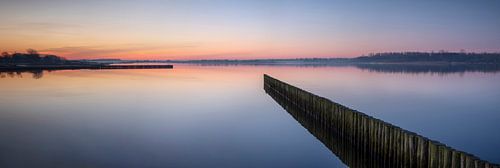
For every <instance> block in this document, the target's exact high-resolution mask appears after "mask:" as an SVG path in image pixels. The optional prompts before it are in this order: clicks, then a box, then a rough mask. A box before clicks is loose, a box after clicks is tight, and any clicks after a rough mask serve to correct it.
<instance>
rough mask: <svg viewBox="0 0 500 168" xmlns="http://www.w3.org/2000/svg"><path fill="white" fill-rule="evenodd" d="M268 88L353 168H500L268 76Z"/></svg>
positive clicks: (266, 77)
mask: <svg viewBox="0 0 500 168" xmlns="http://www.w3.org/2000/svg"><path fill="white" fill-rule="evenodd" d="M264 89H265V90H266V92H267V93H268V94H269V95H271V96H272V97H273V98H274V99H275V100H276V101H277V102H278V103H279V104H281V105H282V106H283V107H285V109H288V110H289V109H298V110H293V112H290V111H288V112H289V113H290V114H291V115H292V116H294V118H296V119H297V118H299V119H297V120H298V121H299V122H301V121H302V122H301V124H302V125H304V126H305V127H306V125H307V127H306V128H307V129H308V130H309V131H310V132H311V133H313V135H315V136H316V137H317V138H318V139H319V140H321V141H322V142H323V143H324V144H325V145H326V146H327V147H328V148H330V150H332V152H333V153H335V154H336V155H337V156H339V158H340V159H341V160H343V161H344V163H346V164H347V165H348V166H350V167H409V168H414V167H415V168H417V167H433V168H434V167H439V168H441V167H442V168H448V167H450V168H452V167H453V168H454V167H461V168H500V166H499V165H498V164H493V163H489V162H487V161H484V160H481V159H479V158H478V157H476V156H473V155H471V154H468V153H466V152H462V151H458V150H455V149H453V148H451V147H448V146H446V145H444V144H442V143H439V142H437V141H433V140H430V139H428V138H426V137H423V136H420V135H417V134H415V133H413V132H410V131H407V130H404V129H402V128H399V127H397V126H394V125H392V124H390V123H387V122H384V121H382V120H379V119H376V118H373V117H371V116H368V115H366V114H364V113H361V112H358V111H356V110H352V109H349V108H347V107H345V106H343V105H340V104H338V103H335V102H332V101H330V100H328V99H326V98H323V97H320V96H317V95H314V94H312V93H309V92H307V91H304V90H302V89H300V88H297V87H295V86H292V85H289V84H287V83H284V82H282V81H279V80H277V79H275V78H272V77H270V76H268V75H264ZM292 107H293V108H292ZM318 131H319V132H318ZM339 145H340V146H339Z"/></svg>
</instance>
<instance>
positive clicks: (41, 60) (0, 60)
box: [0, 49, 71, 65]
mask: <svg viewBox="0 0 500 168" xmlns="http://www.w3.org/2000/svg"><path fill="white" fill-rule="evenodd" d="M70 62H71V61H68V60H66V59H65V58H63V57H59V56H55V55H41V54H39V53H38V52H37V51H36V50H33V49H27V50H26V53H12V54H11V53H8V52H2V54H1V56H0V64H3V65H19V64H25V65H54V64H68V63H70Z"/></svg>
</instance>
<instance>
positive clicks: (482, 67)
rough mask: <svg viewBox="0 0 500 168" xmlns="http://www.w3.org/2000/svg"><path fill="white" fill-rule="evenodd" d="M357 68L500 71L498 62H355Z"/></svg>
mask: <svg viewBox="0 0 500 168" xmlns="http://www.w3.org/2000/svg"><path fill="white" fill-rule="evenodd" d="M354 66H356V67H357V68H360V69H364V70H368V71H374V72H387V73H415V74H418V73H430V74H450V73H465V72H483V73H497V72H500V65H498V64H437V65H425V64H357V65H354Z"/></svg>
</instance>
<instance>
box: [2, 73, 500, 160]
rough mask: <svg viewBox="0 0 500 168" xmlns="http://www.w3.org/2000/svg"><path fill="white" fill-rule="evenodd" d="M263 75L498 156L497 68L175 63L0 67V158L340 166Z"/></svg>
mask: <svg viewBox="0 0 500 168" xmlns="http://www.w3.org/2000/svg"><path fill="white" fill-rule="evenodd" d="M263 73H267V74H270V75H272V76H274V77H276V78H278V79H280V80H283V81H286V82H288V83H290V84H293V85H295V86H298V87H301V88H303V89H305V90H308V91H310V92H313V93H316V94H318V95H320V96H324V97H327V98H329V99H331V100H333V101H336V102H339V103H341V104H344V105H346V106H348V107H351V108H353V109H356V110H359V111H362V112H364V113H367V114H369V115H372V116H374V117H376V118H379V119H382V120H384V121H387V122H390V123H393V124H395V125H398V126H400V127H402V128H404V129H407V130H410V131H413V132H416V133H418V134H421V135H424V136H426V137H429V138H431V139H434V140H438V141H440V142H443V143H445V144H447V145H448V146H451V147H454V148H457V149H459V150H462V151H466V152H469V153H472V154H474V155H476V156H479V157H480V158H482V159H486V160H489V161H492V162H495V163H499V162H500V155H499V153H498V149H500V133H499V132H498V129H499V128H500V124H499V122H498V121H499V120H500V111H499V108H498V107H499V104H500V87H498V83H500V74H498V73H484V72H461V73H397V72H396V73H394V72H391V73H386V72H383V71H370V70H366V69H358V68H355V67H292V66H196V65H175V67H174V69H166V70H161V69H160V70H158V69H157V70H99V71H96V70H71V71H53V72H45V73H43V75H41V76H40V74H38V75H36V78H32V75H31V74H29V73H22V74H21V75H22V78H21V77H19V76H17V75H3V76H4V78H0V93H2V96H0V109H1V111H0V129H1V130H0V137H2V138H0V167H345V165H344V164H343V163H342V162H341V161H340V160H339V159H338V158H337V157H336V156H335V155H334V154H332V153H331V152H330V151H329V150H328V148H326V147H325V146H324V145H323V144H322V143H321V142H319V141H318V140H317V139H316V138H315V137H314V136H312V135H311V134H309V132H308V131H307V130H306V129H304V128H303V127H302V126H301V125H300V124H299V123H298V122H297V121H295V120H294V119H293V118H292V117H291V116H290V115H288V113H287V112H286V111H285V110H284V109H282V108H281V106H280V105H278V104H277V103H276V102H275V101H274V100H273V99H272V98H271V97H269V96H267V95H266V93H265V92H264V90H263V88H262V87H263V83H262V74H263ZM9 76H12V77H9Z"/></svg>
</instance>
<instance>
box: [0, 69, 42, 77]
mask: <svg viewBox="0 0 500 168" xmlns="http://www.w3.org/2000/svg"><path fill="white" fill-rule="evenodd" d="M23 74H31V77H32V78H33V79H40V78H42V77H43V70H30V71H0V78H6V77H11V78H22V77H24V76H23Z"/></svg>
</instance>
